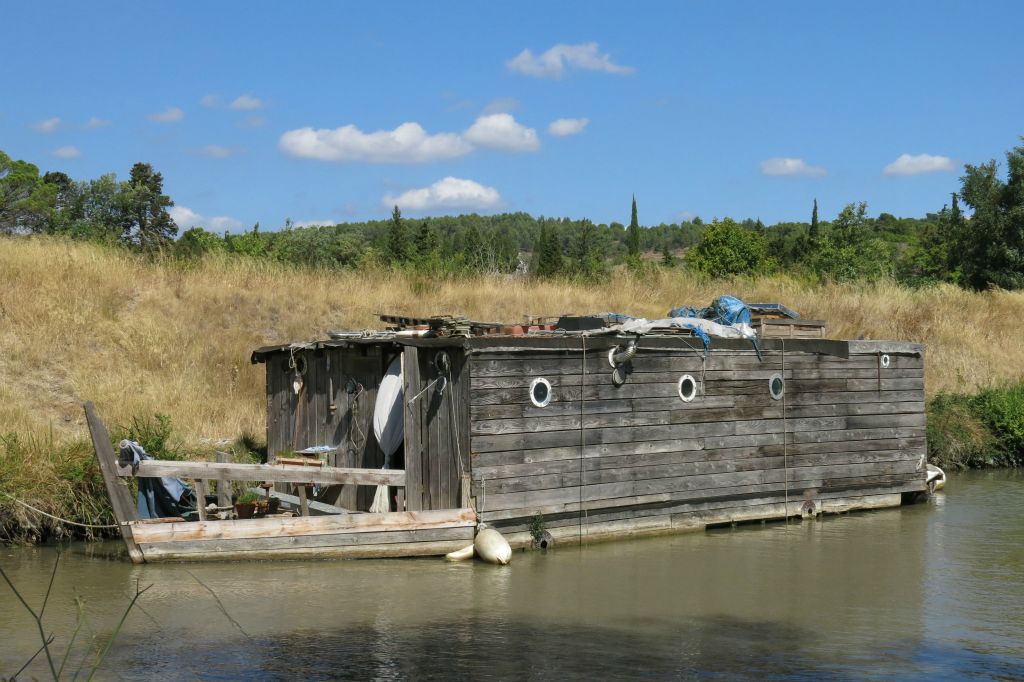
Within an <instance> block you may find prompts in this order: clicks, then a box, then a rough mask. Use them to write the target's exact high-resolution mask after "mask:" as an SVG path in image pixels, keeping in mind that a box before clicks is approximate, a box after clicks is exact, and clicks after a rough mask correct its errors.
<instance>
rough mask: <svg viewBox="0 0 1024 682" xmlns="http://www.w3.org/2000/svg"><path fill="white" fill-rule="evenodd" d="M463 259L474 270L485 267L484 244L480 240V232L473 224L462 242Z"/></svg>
mask: <svg viewBox="0 0 1024 682" xmlns="http://www.w3.org/2000/svg"><path fill="white" fill-rule="evenodd" d="M462 257H463V260H464V262H465V263H466V264H467V265H468V266H469V267H471V268H473V269H474V270H481V269H483V267H484V263H485V258H484V243H483V240H482V239H481V238H480V230H478V229H477V227H476V225H473V224H471V225H470V226H469V229H468V230H466V234H465V236H464V237H463V241H462Z"/></svg>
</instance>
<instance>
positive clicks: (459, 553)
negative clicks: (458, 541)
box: [444, 545, 473, 561]
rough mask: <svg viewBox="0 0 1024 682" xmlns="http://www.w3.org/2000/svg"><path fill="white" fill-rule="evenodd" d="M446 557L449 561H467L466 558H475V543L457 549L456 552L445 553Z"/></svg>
mask: <svg viewBox="0 0 1024 682" xmlns="http://www.w3.org/2000/svg"><path fill="white" fill-rule="evenodd" d="M444 558H445V559H447V560H448V561H465V560H466V559H472V558H473V545H469V546H468V547H463V548H462V549H457V550H455V551H454V552H448V553H447V554H445V555H444Z"/></svg>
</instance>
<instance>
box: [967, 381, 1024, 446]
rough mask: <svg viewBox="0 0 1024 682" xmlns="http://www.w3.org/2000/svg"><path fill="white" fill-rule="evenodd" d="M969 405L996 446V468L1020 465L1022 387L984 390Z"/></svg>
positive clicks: (1023, 420) (1023, 428) (1023, 425)
mask: <svg viewBox="0 0 1024 682" xmlns="http://www.w3.org/2000/svg"><path fill="white" fill-rule="evenodd" d="M972 402H973V404H974V409H975V413H976V414H977V415H978V417H979V418H980V419H981V420H982V421H984V422H985V424H986V425H987V426H988V427H989V429H991V431H992V434H993V436H994V437H995V439H996V440H997V441H998V443H999V450H1000V452H999V456H998V457H997V461H996V462H995V464H996V466H1021V465H1024V383H1018V384H1007V385H1003V386H998V387H996V388H990V389H987V390H984V391H982V392H981V393H979V394H978V395H977V396H975V397H974V398H973V400H972Z"/></svg>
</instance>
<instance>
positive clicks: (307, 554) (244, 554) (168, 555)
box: [140, 536, 472, 562]
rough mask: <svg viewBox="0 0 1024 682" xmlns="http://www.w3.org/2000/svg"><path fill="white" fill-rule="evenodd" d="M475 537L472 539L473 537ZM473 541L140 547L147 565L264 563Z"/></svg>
mask: <svg viewBox="0 0 1024 682" xmlns="http://www.w3.org/2000/svg"><path fill="white" fill-rule="evenodd" d="M470 537H472V536H470ZM471 541H472V540H471V539H470V540H466V539H460V540H439V541H433V542H392V543H387V544H376V545H374V544H365V545H336V546H330V547H302V546H289V547H278V548H274V549H262V550H251V549H239V550H232V551H223V552H207V551H205V550H203V548H202V547H192V546H189V545H187V544H186V543H181V544H178V543H174V544H160V545H143V546H140V549H141V550H142V553H143V556H144V557H145V560H146V561H147V562H161V561H196V560H203V561H259V560H263V559H278V560H280V559H296V560H297V559H328V558H331V559H386V558H399V557H415V556H443V555H445V554H448V553H449V552H454V551H456V550H459V549H462V548H463V547H465V546H466V545H468V544H469V543H470V542H471Z"/></svg>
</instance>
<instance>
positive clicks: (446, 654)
mask: <svg viewBox="0 0 1024 682" xmlns="http://www.w3.org/2000/svg"><path fill="white" fill-rule="evenodd" d="M119 553H120V543H102V544H93V545H72V546H71V547H69V548H66V549H65V551H64V553H63V555H62V558H61V560H60V564H59V566H58V570H57V575H56V580H55V584H54V589H53V594H52V595H51V597H50V602H49V606H48V607H47V611H46V616H45V622H46V625H47V629H48V631H52V632H54V633H55V635H56V639H55V641H54V644H53V648H54V650H55V651H56V652H58V653H60V654H63V651H64V650H65V649H66V644H67V641H68V639H69V636H70V633H71V632H72V630H73V629H74V623H75V610H74V606H73V600H74V598H75V595H76V594H77V595H78V596H80V597H81V598H82V599H84V600H85V613H86V615H87V618H88V623H87V625H86V626H85V627H83V629H82V633H83V634H82V635H80V637H79V639H80V640H82V639H83V638H84V639H85V640H86V641H87V640H88V637H89V636H90V635H94V636H95V637H96V638H97V639H96V641H102V640H103V639H104V637H105V636H106V634H107V633H109V632H110V631H111V630H112V628H113V627H114V626H115V624H116V622H117V619H118V618H119V617H120V614H121V612H122V611H123V609H124V606H125V605H126V604H127V602H128V599H129V598H130V596H131V594H132V593H133V592H134V590H135V588H136V585H137V584H139V585H141V586H143V587H145V586H147V585H152V587H151V588H150V589H149V590H148V591H147V592H146V593H145V594H144V595H143V596H142V597H141V599H140V600H139V607H138V608H136V609H135V610H133V611H132V612H131V614H130V615H129V617H128V619H127V622H126V624H125V626H124V628H123V629H122V631H121V633H120V635H119V637H118V638H117V640H116V641H115V643H114V646H113V647H112V649H111V651H110V653H109V654H108V655H107V657H106V659H105V660H104V662H103V664H102V667H101V668H100V672H99V674H98V675H97V677H98V678H101V679H107V678H109V679H128V680H134V679H153V678H156V677H159V678H160V679H189V680H192V679H204V680H234V679H249V680H274V679H295V678H302V679H361V680H369V679H552V678H557V679H580V680H593V679H610V678H618V679H690V678H696V677H701V678H707V679H722V680H736V679H759V680H760V679H787V680H788V679H792V680H803V679H807V680H812V679H813V680H818V679H851V680H862V679H877V680H890V679H910V680H942V679H950V680H952V679H963V678H965V677H973V678H980V679H1024V476H1022V475H1021V474H1017V473H1007V472H996V473H969V474H961V475H957V476H952V477H951V478H950V482H949V485H948V486H947V489H946V490H945V491H944V492H941V493H939V494H938V495H936V496H935V498H934V499H933V500H931V501H930V502H929V503H927V504H920V505H916V506H911V507H903V508H901V509H893V510H884V511H876V512H864V513H855V514H849V515H843V516H833V517H826V518H824V519H821V520H818V521H804V522H791V523H790V524H788V525H787V524H768V525H764V526H762V525H760V524H757V525H753V526H741V527H738V528H735V529H722V530H712V531H707V532H703V533H691V534H686V535H677V536H669V537H659V538H648V539H639V540H631V541H619V542H612V543H604V544H596V545H590V546H587V547H583V548H579V547H570V546H561V547H556V548H555V549H554V550H552V551H547V552H543V553H542V552H526V553H516V554H515V555H514V557H513V561H512V564H511V565H510V566H507V567H497V566H489V565H484V564H479V563H476V564H474V563H461V564H449V563H446V562H445V561H443V560H442V559H416V560H385V561H333V562H331V561H324V562H277V563H227V564H168V565H150V566H133V565H131V564H129V563H127V562H126V561H124V560H121V559H119V558H117V555H118V554H119ZM55 556H56V552H55V550H54V549H53V548H45V547H44V548H4V549H2V550H0V559H2V566H3V568H4V570H5V571H6V572H7V573H8V575H10V577H11V578H12V580H13V581H14V583H15V584H16V585H17V586H19V588H20V589H21V590H22V592H23V593H24V595H25V597H26V599H27V600H28V601H29V603H30V604H39V603H40V602H41V601H42V598H43V595H44V593H45V591H46V585H47V582H48V579H49V573H50V571H51V569H52V567H53V565H54V560H55ZM214 595H216V596H214ZM0 614H2V615H0V678H2V677H4V676H9V675H11V674H13V673H14V672H15V671H16V670H17V669H18V668H19V667H20V666H21V665H22V663H23V662H24V660H25V659H27V658H28V656H30V655H31V654H32V652H34V651H35V650H36V648H38V645H39V636H38V634H37V633H36V631H35V629H34V624H33V622H32V621H31V620H30V619H29V618H28V617H27V616H26V614H25V612H24V610H23V608H22V607H21V606H20V604H18V603H17V601H16V600H15V598H14V596H13V594H12V592H11V591H10V590H9V589H8V588H7V586H6V585H4V584H2V583H0ZM83 653H88V651H86V650H85V649H84V648H82V647H76V648H75V651H74V656H73V657H72V658H71V662H70V663H69V664H68V666H69V669H72V670H73V669H75V668H77V667H78V666H79V660H80V656H81V655H82V654H83ZM29 672H30V673H31V675H33V676H38V677H40V678H43V679H45V678H46V677H48V676H49V672H48V668H47V667H46V664H45V662H43V661H42V659H38V660H37V661H36V662H35V663H33V665H32V666H30V668H29Z"/></svg>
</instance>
